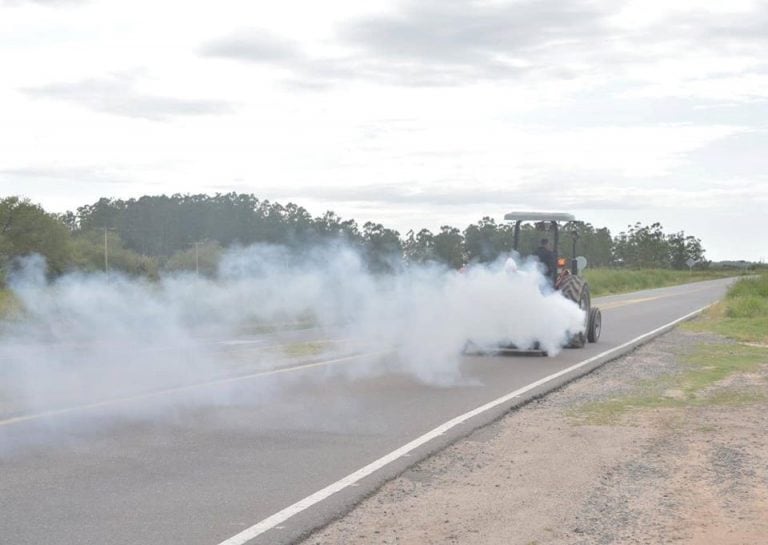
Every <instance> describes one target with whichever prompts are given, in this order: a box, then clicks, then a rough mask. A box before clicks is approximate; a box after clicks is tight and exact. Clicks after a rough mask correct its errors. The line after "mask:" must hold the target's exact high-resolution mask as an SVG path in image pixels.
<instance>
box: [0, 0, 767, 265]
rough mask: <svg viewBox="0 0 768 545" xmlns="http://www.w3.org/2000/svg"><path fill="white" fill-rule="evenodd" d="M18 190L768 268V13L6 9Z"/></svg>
mask: <svg viewBox="0 0 768 545" xmlns="http://www.w3.org/2000/svg"><path fill="white" fill-rule="evenodd" d="M0 69H1V70H2V71H1V72H0V194H2V195H10V194H16V195H24V196H27V197H29V198H30V199H32V200H33V201H35V202H38V203H40V204H42V205H43V206H44V207H45V208H46V209H48V210H50V211H56V212H61V211H65V210H67V209H74V208H76V207H77V206H80V205H82V204H86V203H91V202H94V201H95V200H97V199H98V198H99V197H103V196H105V197H121V198H130V197H138V196H140V195H143V194H160V193H176V192H179V193H198V192H206V193H215V192H229V191H238V192H248V193H254V194H256V195H257V196H258V197H261V198H266V199H270V200H277V201H280V202H286V201H293V202H296V203H298V204H300V205H302V206H304V207H305V208H307V209H308V210H309V211H310V212H311V213H313V214H314V215H319V214H321V213H322V212H324V211H325V210H328V209H331V210H334V211H336V212H337V213H339V214H340V215H342V216H344V217H352V218H355V219H357V220H358V221H360V222H361V223H362V222H364V221H367V220H374V221H377V222H381V223H384V224H385V225H387V226H390V227H393V228H396V229H398V230H400V231H401V233H404V232H406V231H407V230H408V229H411V228H413V229H418V228H421V227H428V228H431V229H437V228H439V226H440V225H443V224H451V225H455V226H458V227H461V228H463V227H465V226H466V225H467V224H468V223H471V222H475V221H477V220H478V219H479V218H480V217H482V216H486V215H487V216H491V217H494V218H495V219H497V220H501V219H502V217H503V214H504V213H505V212H506V211H509V210H512V209H516V210H517V209H522V210H526V209H527V210H553V211H564V212H573V213H574V214H576V215H577V217H578V218H580V219H583V220H585V221H589V222H591V223H593V224H594V225H596V226H607V227H609V228H610V229H611V230H612V231H613V232H614V233H617V232H619V231H621V230H622V229H624V228H626V226H627V225H628V224H630V223H634V222H636V221H640V222H643V223H646V224H647V223H652V222H654V221H659V222H661V223H662V224H663V226H664V228H665V230H666V231H668V232H673V231H678V230H685V231H686V232H687V233H688V234H693V235H696V236H698V237H700V238H701V239H702V241H703V243H704V246H705V248H706V249H707V251H708V254H707V256H708V257H709V258H710V259H715V260H720V259H739V258H744V259H755V260H757V259H762V260H768V243H766V242H765V234H766V233H767V232H768V213H766V208H768V174H767V173H768V101H767V99H768V4H767V3H766V2H756V1H744V0H728V1H727V2H726V1H723V0H712V1H703V0H696V1H686V0H675V1H668V0H667V1H651V0H638V1H622V0H606V1H603V2H586V1H581V0H541V1H536V0H516V1H494V0H490V1H469V0H419V1H416V0H407V1H402V2H394V1H379V0H375V1H368V0H365V1H362V2H361V1H360V0H324V1H322V2H316V1H309V0H303V1H299V0H281V2H253V1H252V0H241V1H238V0H221V1H218V2H189V1H181V0H163V1H160V2H158V1H148V0H133V1H130V2H127V1H124V0H34V1H33V0H0Z"/></svg>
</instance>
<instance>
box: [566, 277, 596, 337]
mask: <svg viewBox="0 0 768 545" xmlns="http://www.w3.org/2000/svg"><path fill="white" fill-rule="evenodd" d="M560 293H562V294H563V297H565V298H566V299H570V300H571V301H573V302H574V303H576V304H577V305H579V308H580V309H581V310H583V311H584V330H585V331H586V330H587V326H588V317H589V315H590V305H591V298H590V296H589V285H588V284H587V283H586V282H585V281H584V279H583V278H581V277H579V276H573V275H571V276H569V277H567V278H566V279H565V280H564V281H563V283H562V284H561V285H560ZM585 331H580V332H578V333H577V334H576V335H574V336H573V337H571V339H570V340H569V341H568V348H583V347H584V345H585V344H587V335H586V334H585Z"/></svg>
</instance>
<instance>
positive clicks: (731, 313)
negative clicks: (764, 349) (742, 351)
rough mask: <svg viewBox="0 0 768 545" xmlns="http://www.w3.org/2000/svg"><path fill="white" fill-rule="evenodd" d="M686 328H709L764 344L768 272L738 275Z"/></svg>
mask: <svg viewBox="0 0 768 545" xmlns="http://www.w3.org/2000/svg"><path fill="white" fill-rule="evenodd" d="M684 328H685V329H687V330H689V331H711V332H713V333H717V334H719V335H723V336H724V337H729V338H731V339H735V340H737V341H741V342H751V343H757V344H768V274H762V275H760V276H754V277H749V278H742V279H741V280H739V281H738V282H736V283H735V284H734V285H733V286H731V289H729V290H728V293H727V294H726V296H725V299H724V300H723V301H720V302H719V303H718V304H716V305H714V306H713V307H711V308H710V309H709V310H708V311H707V312H706V313H705V314H704V316H703V317H702V319H700V320H697V321H695V322H690V323H688V324H685V325H684Z"/></svg>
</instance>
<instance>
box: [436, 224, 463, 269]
mask: <svg viewBox="0 0 768 545" xmlns="http://www.w3.org/2000/svg"><path fill="white" fill-rule="evenodd" d="M432 249H433V255H434V258H435V259H436V260H437V261H439V262H441V263H444V264H446V265H448V266H449V267H451V268H453V269H458V268H460V267H461V266H462V265H463V264H464V237H463V236H462V235H461V231H459V230H458V229H457V228H455V227H451V226H450V225H443V226H442V227H441V228H440V232H439V233H438V234H437V235H435V236H434V237H433V239H432Z"/></svg>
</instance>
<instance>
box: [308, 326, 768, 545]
mask: <svg viewBox="0 0 768 545" xmlns="http://www.w3.org/2000/svg"><path fill="white" fill-rule="evenodd" d="M702 347H703V348H702ZM708 358H709V359H708ZM726 361H727V362H736V363H734V364H733V365H730V364H729V365H723V364H722V362H726ZM767 384H768V351H767V350H766V349H764V348H762V347H754V350H752V349H751V348H747V349H746V350H742V345H737V344H736V343H732V342H730V341H727V340H725V339H723V338H722V337H718V336H716V335H713V334H709V333H695V332H691V331H686V330H680V329H677V330H674V331H672V332H671V333H668V334H666V335H664V336H662V337H660V338H658V339H656V340H655V341H653V342H651V343H649V344H647V345H645V346H643V347H641V348H640V349H638V350H637V351H635V352H633V353H631V354H629V355H627V356H625V357H623V358H621V359H619V360H616V361H614V362H612V363H610V364H608V365H606V366H604V367H602V368H601V369H599V370H597V371H596V372H594V373H592V374H590V375H589V376H587V377H584V378H582V379H580V380H578V381H575V382H573V383H571V384H569V385H567V386H566V387H564V388H563V389H561V390H559V391H557V392H554V393H552V394H550V395H548V396H547V397H545V398H543V399H541V400H538V401H535V402H533V403H531V404H529V405H527V406H525V407H523V408H522V409H520V410H517V411H514V412H511V413H510V414H509V415H507V416H506V417H504V418H503V419H501V420H500V421H498V422H497V423H495V424H493V425H491V426H488V427H486V428H483V429H481V430H478V431H477V432H475V433H474V434H472V435H471V436H470V437H468V438H466V439H464V440H462V441H459V442H458V443H456V444H454V445H453V446H451V447H449V448H448V449H446V450H445V451H443V452H441V453H439V454H438V455H435V456H433V457H430V458H428V459H427V460H424V461H423V462H421V463H419V464H417V465H416V466H414V467H413V468H411V469H409V470H408V471H407V472H406V473H404V474H403V475H401V476H400V477H398V478H397V479H394V480H393V481H390V482H389V483H387V484H386V485H384V486H383V487H382V488H381V489H380V490H379V491H378V492H376V493H375V494H374V495H372V496H371V497H369V498H368V499H366V500H365V501H364V502H362V503H361V504H359V505H358V506H357V507H356V508H355V509H354V510H353V511H352V512H350V513H349V514H347V515H346V516H344V517H343V518H341V519H339V520H337V521H336V522H334V523H332V524H330V525H329V526H327V527H325V528H324V529H322V530H320V531H318V532H316V533H314V534H313V535H311V536H310V537H309V538H308V539H306V540H305V542H304V543H305V545H309V544H312V545H315V544H326V543H339V544H345V543H349V544H352V543H354V544H360V543H398V544H428V543H462V544H478V545H480V544H497V543H498V544H502V543H503V544H523V545H533V544H538V545H543V544H552V545H560V544H566V543H568V544H573V543H577V544H592V543H626V544H632V543H662V542H665V543H666V542H672V541H674V542H680V543H698V544H709V543H712V544H714V543H717V544H721V545H722V544H726V545H727V544H731V543H732V544H740V543H758V542H761V540H762V539H763V538H764V536H765V535H768V517H765V513H766V512H768V437H767V436H766V434H765V430H766V429H768V411H767V410H766V409H768V401H767V400H766V385H767Z"/></svg>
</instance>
